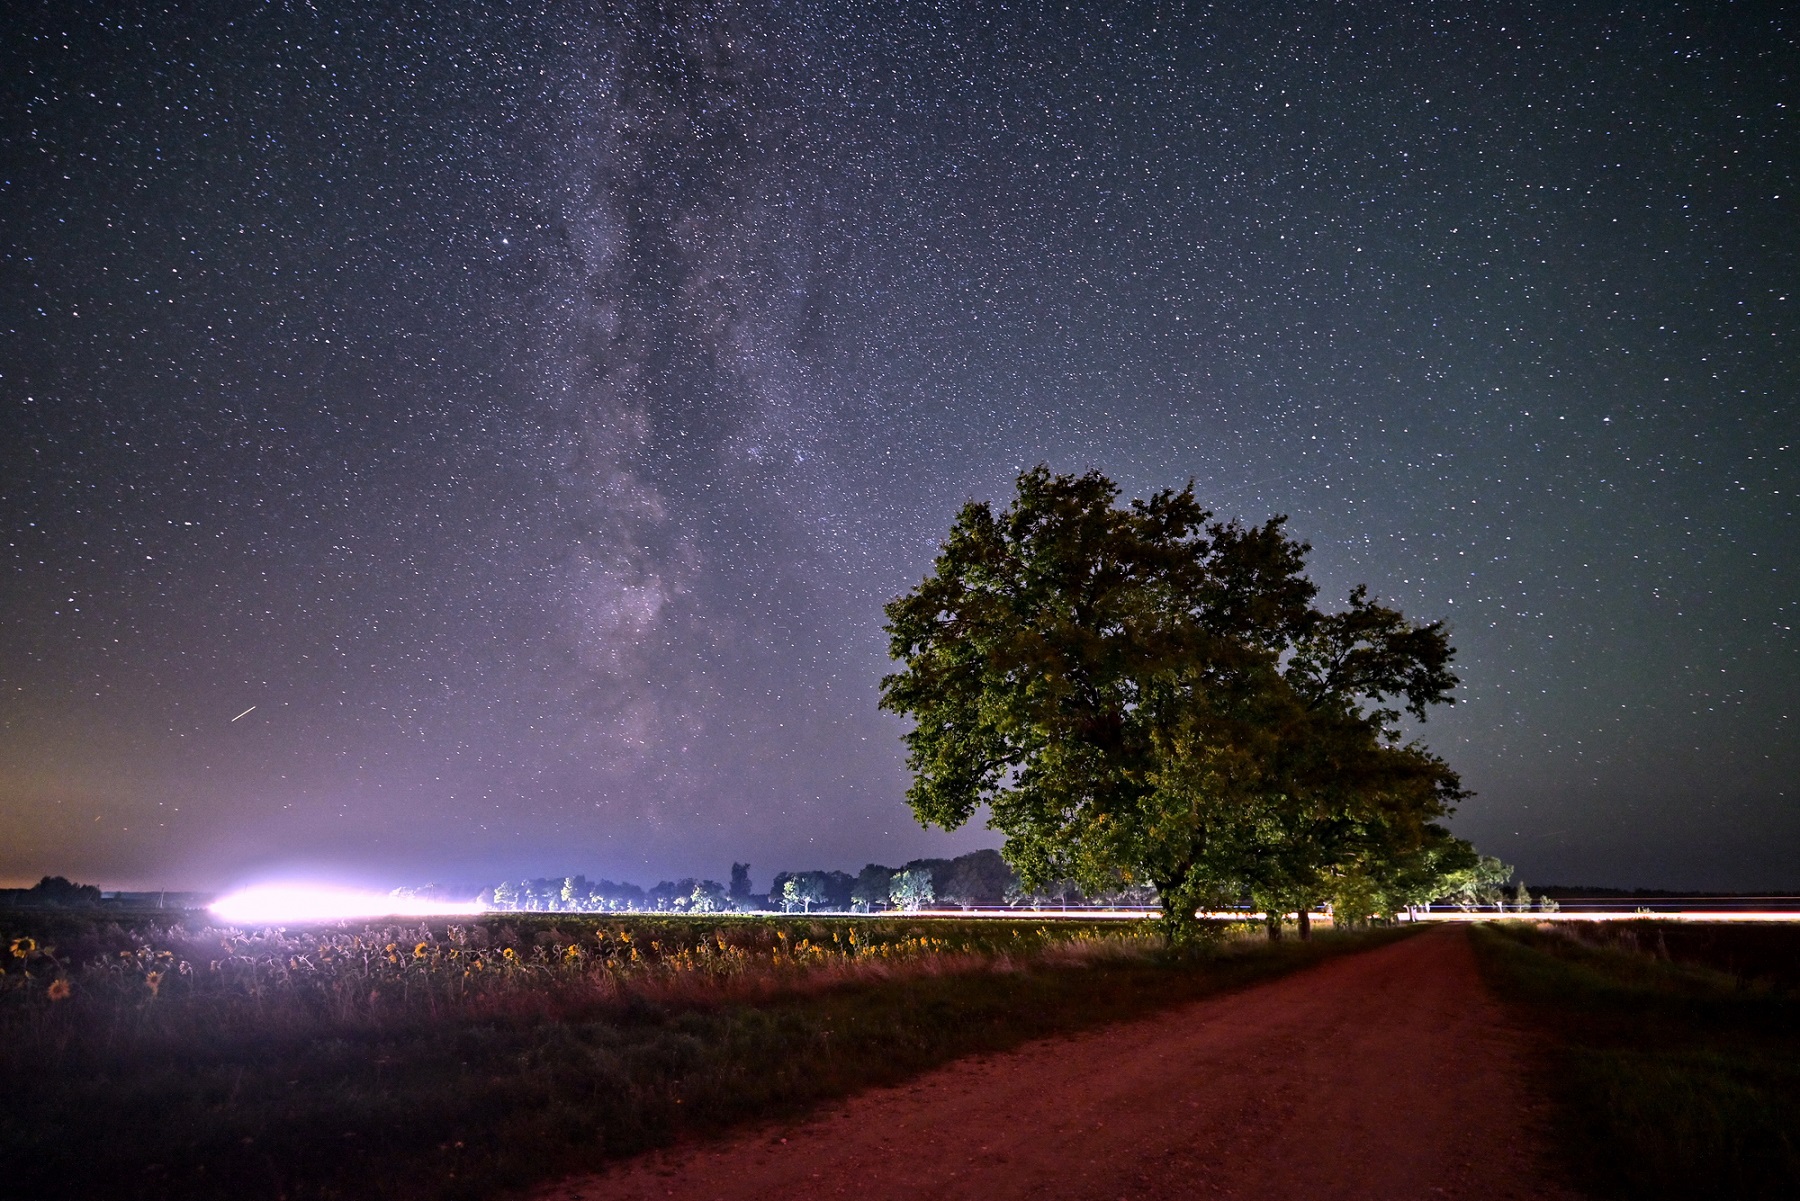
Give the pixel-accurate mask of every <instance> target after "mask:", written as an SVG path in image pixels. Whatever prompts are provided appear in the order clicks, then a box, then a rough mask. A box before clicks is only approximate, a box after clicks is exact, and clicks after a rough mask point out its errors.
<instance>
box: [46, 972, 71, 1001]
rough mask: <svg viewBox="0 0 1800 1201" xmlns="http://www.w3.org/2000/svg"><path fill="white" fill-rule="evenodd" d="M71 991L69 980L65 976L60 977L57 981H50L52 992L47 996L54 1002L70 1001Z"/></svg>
mask: <svg viewBox="0 0 1800 1201" xmlns="http://www.w3.org/2000/svg"><path fill="white" fill-rule="evenodd" d="M71 991H72V990H71V989H70V988H69V981H68V978H67V977H65V976H58V977H57V978H56V979H54V980H52V981H50V991H49V992H48V993H47V994H46V995H47V996H49V998H50V999H51V1000H52V1001H66V1000H68V999H69V993H70V992H71Z"/></svg>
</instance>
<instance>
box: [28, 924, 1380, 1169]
mask: <svg viewBox="0 0 1800 1201" xmlns="http://www.w3.org/2000/svg"><path fill="white" fill-rule="evenodd" d="M168 916H169V915H167V914H141V915H136V916H135V917H132V916H128V915H107V916H106V917H102V918H96V917H91V916H85V915H79V914H75V913H68V914H37V915H27V914H24V913H9V914H6V915H5V916H4V920H5V921H6V922H7V923H8V928H7V929H6V930H4V931H0V934H3V935H4V941H3V943H0V949H4V951H5V955H4V957H3V958H0V968H3V969H4V972H5V974H4V975H3V976H0V1074H3V1075H4V1080H3V1082H0V1086H3V1087H4V1088H5V1090H6V1095H7V1096H8V1097H9V1098H14V1099H17V1100H19V1101H21V1102H23V1103H15V1104H9V1105H8V1106H7V1107H6V1109H5V1111H4V1114H3V1115H0V1157H3V1160H4V1164H5V1169H4V1170H5V1173H6V1179H7V1181H8V1190H9V1194H10V1195H14V1196H21V1197H40V1196H42V1197H50V1196H57V1197H63V1196H74V1195H80V1196H89V1197H102V1198H103V1197H184V1198H186V1197H209V1196H216V1197H248V1196H269V1197H275V1196H282V1197H287V1198H290V1199H292V1201H301V1199H304V1198H327V1197H398V1196H406V1197H463V1196H468V1197H476V1196H481V1197H486V1196H492V1195H494V1194H495V1193H496V1192H499V1191H503V1190H505V1189H508V1188H518V1187H524V1186H526V1185H529V1184H530V1183H532V1182H534V1181H538V1180H542V1179H545V1178H548V1177H553V1176H556V1175H558V1174H561V1173H563V1172H567V1171H570V1170H576V1169H580V1168H592V1167H594V1166H595V1165H596V1164H597V1163H599V1162H602V1161H604V1160H606V1159H609V1158H615V1157H619V1156H623V1155H628V1154H631V1153H633V1152H637V1151H641V1150H644V1149H646V1148H650V1147H655V1146H660V1145H665V1144H667V1143H668V1142H670V1141H672V1140H674V1139H676V1138H678V1137H680V1136H682V1135H684V1134H686V1133H691V1132H703V1131H708V1130H712V1129H717V1128H722V1127H724V1126H727V1125H729V1124H732V1123H736V1122H741V1121H745V1120H752V1119H757V1118H764V1117H771V1116H781V1115H784V1114H792V1113H797V1112H800V1111H802V1110H805V1109H809V1108H816V1107H818V1106H819V1105H821V1104H823V1103H826V1102H829V1101H831V1100H832V1099H834V1098H838V1097H842V1096H844V1095H846V1094H848V1093H850V1092H853V1091H855V1090H857V1089H860V1088H864V1087H867V1086H869V1085H871V1084H879V1083H887V1082H892V1081H895V1080H898V1079H902V1078H905V1077H906V1076H908V1075H910V1074H913V1073H916V1072H918V1071H920V1070H923V1069H925V1068H928V1067H931V1066H933V1065H936V1064H939V1063H942V1062H945V1061H946V1060H949V1059H951V1058H955V1057H957V1056H961V1055H966V1054H970V1053H974V1052H983V1051H994V1050H999V1049H1003V1048H1007V1047H1011V1046H1014V1045H1016V1044H1018V1043H1020V1042H1022V1041H1024V1040H1027V1039H1030V1038H1033V1037H1037V1036H1041V1035H1046V1034H1051V1033H1056V1032H1060V1031H1069V1030H1073V1029H1077V1028H1081V1027H1084V1026H1090V1025H1095V1024H1099V1023H1104V1022H1109V1021H1113V1020H1118V1019H1123V1018H1128V1017H1134V1016H1138V1015H1141V1014H1144V1013H1148V1012H1150V1011H1152V1010H1154V1009H1156V1008H1158V1007H1162V1006H1166V1005H1168V1004H1172V1003H1175V1002H1178V1001H1182V1000H1188V999H1192V998H1196V997H1200V996H1204V995H1207V994H1209V993H1213V992H1217V991H1219V990H1221V989H1224V988H1228V987H1231V986H1234V985H1239V984H1244V983H1249V982H1251V981H1254V980H1258V979H1264V978H1269V977H1272V976H1275V975H1279V974H1281V973H1283V972H1286V971H1288V970H1291V969H1293V968H1295V967H1298V966H1302V965H1304V964H1306V963H1310V962H1314V961H1316V960H1318V959H1320V958H1322V957H1326V956H1329V955H1331V954H1333V953H1335V952H1336V951H1339V950H1342V949H1346V948H1349V947H1353V946H1359V945H1368V942H1369V941H1370V939H1371V936H1362V937H1361V938H1360V939H1359V938H1356V937H1352V936H1327V937H1323V938H1320V939H1317V940H1315V941H1314V942H1313V943H1311V944H1305V945H1302V944H1298V943H1292V942H1290V943H1284V944H1276V945H1273V946H1270V945H1266V944H1263V943H1261V942H1259V941H1256V940H1255V938H1254V937H1246V935H1251V933H1252V932H1250V931H1248V930H1243V929H1242V928H1240V929H1239V930H1238V931H1233V930H1229V929H1225V928H1221V929H1220V930H1219V931H1218V934H1219V937H1218V938H1217V939H1216V940H1214V942H1213V944H1212V945H1211V946H1210V947H1209V948H1207V949H1206V950H1204V951H1202V952H1200V953H1198V954H1189V955H1184V956H1180V957H1171V956H1170V955H1168V954H1166V953H1165V952H1163V951H1162V949H1161V947H1160V943H1159V941H1158V940H1157V939H1156V938H1155V937H1154V936H1153V935H1152V934H1151V933H1150V932H1149V930H1148V929H1147V928H1146V927H1145V926H1142V925H1138V924H1121V923H1116V922H1114V923H1098V922H1080V921H1012V920H971V921H957V920H954V919H880V918H877V919H864V918H857V919H845V918H833V919H826V918H811V919H808V918H766V917H755V918H751V917H743V918H729V917H727V918H720V917H712V918H670V919H657V918H630V919H621V918H617V917H612V918H603V917H581V916H570V915H551V914H544V915H532V914H505V915H496V916H492V917H487V918H483V919H480V920H479V921H471V922H466V923H461V924H444V923H427V924H422V925H420V924H389V925H364V924H354V925H335V926H324V927H318V928H308V929H287V930H264V931H247V930H226V929H217V928H211V927H208V926H206V925H205V924H204V922H203V919H202V918H201V917H200V916H199V915H194V916H192V917H190V918H188V919H187V920H185V921H183V922H180V923H176V924H173V925H171V924H168ZM1372 937H1373V938H1374V939H1375V940H1379V939H1380V938H1381V937H1384V936H1382V935H1375V936H1372Z"/></svg>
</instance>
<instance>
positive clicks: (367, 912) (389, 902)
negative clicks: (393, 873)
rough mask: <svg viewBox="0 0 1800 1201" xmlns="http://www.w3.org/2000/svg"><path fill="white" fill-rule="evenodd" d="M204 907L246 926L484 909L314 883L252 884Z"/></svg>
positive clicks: (459, 914) (469, 903) (469, 912)
mask: <svg viewBox="0 0 1800 1201" xmlns="http://www.w3.org/2000/svg"><path fill="white" fill-rule="evenodd" d="M207 909H208V911H209V912H211V913H212V915H213V916H214V917H217V918H219V919H221V920H223V921H227V922H231V923H232V924H233V925H252V926H253V925H270V924H274V923H277V922H333V921H343V920H345V919H348V918H375V917H467V916H472V915H474V914H478V913H486V912H488V909H487V907H486V906H484V905H481V904H478V903H476V902H474V901H428V900H425V899H423V898H421V897H396V896H390V895H388V894H387V893H381V892H365V891H361V890H359V889H354V888H337V887H333V886H331V885H320V884H257V885H253V886H251V887H249V888H244V889H239V890H238V891H237V892H234V893H230V894H228V895H226V896H223V897H220V898H219V899H218V900H216V901H214V902H213V903H212V904H211V905H209V906H207Z"/></svg>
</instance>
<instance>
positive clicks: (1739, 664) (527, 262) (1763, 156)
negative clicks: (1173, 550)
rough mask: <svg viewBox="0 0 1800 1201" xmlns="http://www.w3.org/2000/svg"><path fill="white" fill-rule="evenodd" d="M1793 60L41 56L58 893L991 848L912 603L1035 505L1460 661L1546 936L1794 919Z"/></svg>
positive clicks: (721, 35) (545, 49)
mask: <svg viewBox="0 0 1800 1201" xmlns="http://www.w3.org/2000/svg"><path fill="white" fill-rule="evenodd" d="M1784 7H1786V6H1783V5H1779V4H1770V5H1767V6H1764V7H1756V6H1750V5H1731V4H1724V3H1701V4H1694V5H1685V6H1684V5H1675V4H1654V5H1640V4H1631V5H1624V4H1621V5H1618V6H1617V7H1616V8H1612V9H1607V8H1602V7H1599V6H1594V5H1581V4H1569V3H1546V4H1542V5H1536V6H1529V5H1527V6H1520V5H1491V6H1489V5H1468V4H1459V3H1446V4H1441V5H1434V4H1428V3H1427V4H1410V5H1399V4H1368V5H1345V4H1320V3H1312V4H1296V5H1278V4H1274V5H1259V4H1248V3H1246V4H1222V5H1219V6H1217V7H1208V6H1203V5H1197V4H1196V5H1180V4H1161V5H1148V6H1142V7H1132V6H1128V5H1121V4H1112V3H1109V4H1096V5H1089V6H1075V7H1073V8H1070V9H1065V8H1062V7H1045V6H1037V5H1026V6H1018V5H1010V6H1006V7H1002V6H999V5H976V4H969V3H948V4H941V5H935V6H927V5H903V4H893V3H869V4H866V5H853V4H843V5H813V4H778V5H769V6H763V5H754V4H711V5H709V4H694V5H669V6H666V7H659V6H656V5H642V6H638V7H626V6H623V5H594V6H590V7H583V6H581V5H578V4H549V5H527V4H514V5H500V4H495V5H457V4H449V3H443V4H420V5H416V6H411V7H408V6H403V5H399V4H350V3H345V4H341V5H339V4H324V3H321V4H319V5H317V6H316V7H315V6H313V5H310V4H251V3H236V4H210V5H209V4H203V3H191V4H181V5H172V6H169V7H168V8H167V9H166V10H163V11H155V12H150V11H144V10H145V9H148V8H149V6H142V8H140V7H139V6H123V5H111V4H91V5H81V4H76V3H71V2H68V0H56V2H52V3H41V4H35V5H30V4H19V5H13V6H9V10H8V11H9V16H8V18H7V25H8V32H7V34H6V36H5V38H4V40H3V41H0V97H3V99H0V113H3V118H0V121H3V124H0V255H3V256H4V257H3V260H0V263H3V266H0V882H7V883H19V882H26V883H28V882H30V881H33V880H35V879H37V878H38V877H39V876H40V875H43V874H46V873H57V874H64V875H68V876H71V877H74V878H77V879H81V880H88V881H93V882H96V883H100V884H103V885H105V886H108V887H190V888H209V889H210V888H217V887H222V886H226V885H228V884H231V883H234V882H238V881H245V880H250V879H254V878H257V877H258V876H260V875H263V874H267V873H270V872H283V873H294V872H301V871H307V872H314V873H319V874H333V875H337V876H340V877H342V878H346V879H353V880H357V881H361V882H365V883H370V884H378V885H382V886H393V885H396V884H419V883H424V882H427V881H437V882H458V883H460V882H474V883H477V884H479V883H481V882H484V881H491V880H494V879H499V878H502V877H505V876H513V877H517V876H520V875H534V876H535V875H562V874H565V873H576V872H582V873H586V874H587V875H589V876H590V877H600V876H609V877H611V878H614V879H627V880H635V881H638V882H640V883H644V884H649V883H653V882H654V881H655V880H657V879H659V878H665V877H674V876H681V875H703V876H711V877H714V878H718V879H723V878H725V876H726V874H727V871H728V869H729V865H730V863H731V861H732V860H733V859H740V860H748V861H750V862H751V863H752V864H753V865H755V878H756V880H757V881H758V883H759V884H760V885H761V886H763V887H766V886H767V881H768V878H769V876H770V874H771V873H773V872H774V871H777V870H782V869H789V868H809V867H830V868H843V869H849V870H855V869H856V868H857V867H859V866H861V864H863V863H864V862H866V861H869V860H878V861H882V862H886V863H898V862H901V861H904V860H905V859H908V858H910V857H913V856H916V855H922V854H935V853H955V852H959V851H962V850H968V849H972V848H975V847H979V846H992V845H997V843H998V836H997V835H995V834H993V833H992V832H990V831H986V830H983V829H979V828H976V829H971V830H965V831H962V832H959V833H957V834H955V835H944V834H941V833H937V832H929V833H928V832H925V831H922V830H920V829H919V828H918V826H917V825H916V823H915V822H914V821H913V819H912V818H911V816H910V813H909V812H908V811H907V809H906V807H905V805H904V802H903V801H902V796H901V794H902V792H903V789H904V787H905V783H906V777H905V773H904V770H903V758H902V748H901V746H900V743H899V738H898V736H899V734H900V732H901V728H902V727H901V726H900V724H899V723H898V722H896V721H894V720H893V719H891V718H889V717H887V716H885V715H882V714H879V713H878V712H877V711H876V709H875V698H876V681H877V679H878V678H879V677H880V675H881V674H882V673H883V672H884V671H885V670H887V662H886V658H885V639H884V637H883V635H882V634H881V631H880V624H881V615H880V606H881V604H882V603H883V602H884V601H885V600H887V599H888V598H890V597H891V596H893V595H895V594H897V593H898V592H900V591H903V590H904V589H906V588H908V587H910V586H911V585H912V584H914V583H916V582H917V580H918V579H919V578H920V577H921V576H922V575H923V574H924V573H925V571H926V570H927V569H928V568H929V565H930V560H931V556H932V554H933V551H934V549H935V547H936V544H937V542H938V540H939V539H940V538H941V537H942V536H943V534H944V533H945V531H946V530H947V529H948V526H949V522H950V520H951V517H952V515H953V514H954V512H955V509H956V507H957V506H958V505H959V504H960V503H961V502H962V501H963V500H965V499H966V498H969V497H978V498H986V499H993V500H997V501H1004V499H1005V498H1006V496H1007V495H1008V493H1009V492H1010V489H1011V481H1012V477H1013V476H1014V474H1015V473H1016V472H1017V471H1018V470H1019V469H1020V468H1023V467H1028V466H1030V465H1032V464H1035V463H1037V462H1039V461H1043V462H1047V463H1048V464H1050V465H1051V466H1052V467H1053V468H1055V469H1057V470H1061V471H1079V470H1085V469H1087V468H1090V467H1096V468H1099V469H1101V470H1103V471H1105V472H1107V473H1108V474H1109V475H1111V476H1112V477H1113V478H1115V479H1116V480H1118V481H1119V482H1120V484H1121V485H1122V486H1123V487H1124V488H1125V489H1126V491H1127V493H1128V494H1142V493H1144V492H1147V491H1149V490H1152V489H1155V488H1158V487H1162V486H1165V485H1171V484H1179V483H1182V482H1184V481H1185V480H1187V479H1188V478H1189V477H1192V478H1193V479H1194V480H1195V481H1196V483H1197V489H1198V492H1199V494H1200V496H1201V498H1202V500H1203V501H1204V502H1205V503H1206V504H1207V505H1208V506H1209V507H1211V508H1213V509H1215V510H1216V511H1217V512H1218V513H1220V514H1221V515H1222V516H1236V517H1243V518H1246V519H1249V520H1261V519H1263V518H1265V517H1267V516H1268V515H1270V514H1272V513H1286V514H1290V515H1291V518H1292V523H1291V528H1292V530H1293V531H1294V533H1295V534H1297V535H1298V536H1300V537H1302V538H1305V539H1306V540H1308V541H1310V542H1311V543H1312V545H1313V547H1314V552H1313V558H1312V564H1313V575H1314V578H1315V579H1316V580H1318V581H1319V582H1320V583H1321V585H1322V586H1323V588H1324V591H1325V593H1326V595H1327V596H1336V597H1341V596H1342V595H1343V594H1344V593H1345V592H1347V591H1348V589H1349V587H1350V586H1351V585H1352V584H1354V583H1357V582H1359V581H1366V582H1367V583H1368V584H1369V585H1370V586H1371V588H1372V589H1373V591H1374V592H1375V593H1377V594H1379V595H1380V596H1382V597H1383V598H1385V599H1387V600H1388V601H1390V602H1391V603H1395V604H1397V605H1398V606H1399V607H1401V608H1402V609H1403V610H1405V611H1406V612H1407V613H1408V614H1409V615H1412V616H1416V617H1421V618H1426V619H1438V618H1442V619H1445V620H1447V621H1448V622H1449V623H1450V626H1451V628H1452V630H1453V635H1454V640H1455V642H1456V645H1457V647H1458V649H1459V658H1458V664H1459V670H1460V674H1461V676H1462V678H1463V687H1462V688H1461V689H1460V690H1459V695H1460V703H1459V704H1458V705H1457V706H1456V707H1455V709H1454V710H1451V711H1447V712H1440V713H1439V714H1437V715H1434V716H1433V718H1432V720H1431V722H1430V724H1429V725H1428V726H1426V727H1425V728H1424V731H1423V732H1424V734H1425V735H1426V736H1427V737H1428V740H1429V742H1430V744H1431V745H1432V746H1433V747H1434V748H1435V749H1436V750H1438V751H1439V752H1441V753H1442V754H1444V755H1445V756H1446V757H1447V758H1448V759H1449V760H1450V761H1451V762H1452V764H1453V765H1455V766H1456V767H1458V768H1459V769H1460V770H1461V771H1462V773H1463V775H1464V778H1465V781H1466V783H1467V784H1468V785H1469V786H1470V787H1472V788H1473V789H1474V790H1476V792H1477V793H1478V794H1479V795H1478V796H1477V797H1476V798H1475V799H1473V800H1471V801H1470V802H1468V803H1467V804H1466V806H1465V807H1464V809H1463V811H1462V813H1461V814H1460V815H1459V817H1458V818H1457V819H1456V821H1455V823H1454V827H1455V829H1456V830H1457V832H1458V833H1460V834H1462V835H1464V836H1466V837H1470V838H1472V839H1474V840H1475V841H1476V843H1477V844H1478V845H1479V846H1480V847H1481V848H1482V849H1483V850H1484V851H1487V852H1489V853H1493V854H1498V855H1500V856H1501V857H1503V858H1505V859H1506V860H1508V861H1509V862H1512V863H1514V864H1516V865H1517V866H1518V867H1519V868H1520V870H1521V873H1522V875H1523V877H1524V878H1525V879H1526V880H1527V881H1529V882H1530V883H1532V884H1543V883H1552V882H1564V883H1592V884H1613V885H1649V886H1666V887H1677V888H1792V887H1797V886H1800V737H1797V736H1796V727H1797V726H1800V720H1797V719H1800V655H1797V654H1796V651H1797V649H1800V642H1797V640H1796V637H1795V634H1794V631H1793V623H1794V621H1795V620H1796V618H1797V617H1800V595H1797V593H1796V583H1797V578H1800V526H1797V525H1796V523H1795V515H1794V509H1795V505H1794V489H1795V488H1796V486H1797V484H1800V481H1797V479H1796V472H1795V470H1794V464H1795V460H1796V455H1795V450H1794V443H1795V440H1796V437H1800V416H1797V413H1800V398H1797V396H1796V391H1797V388H1800V367H1797V365H1796V358H1795V356H1796V338H1795V335H1796V332H1797V330H1796V325H1797V322H1796V317H1795V314H1796V311H1797V309H1800V220H1797V217H1800V180H1796V178H1795V175H1796V171H1797V169H1800V128H1797V125H1796V115H1797V111H1800V90H1797V89H1796V81H1797V78H1800V52H1796V49H1795V35H1796V32H1797V31H1796V29H1795V25H1796V21H1795V20H1794V17H1793V10H1792V9H1791V8H1788V10H1787V11H1786V12H1783V9H1784ZM983 10H985V11H983ZM251 706H254V708H253V709H251V708H250V707H251ZM246 709H249V710H250V711H249V712H248V713H246V714H244V715H243V716H242V717H239V718H237V719H236V720H234V715H237V714H239V713H240V712H242V711H244V710H246Z"/></svg>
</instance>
